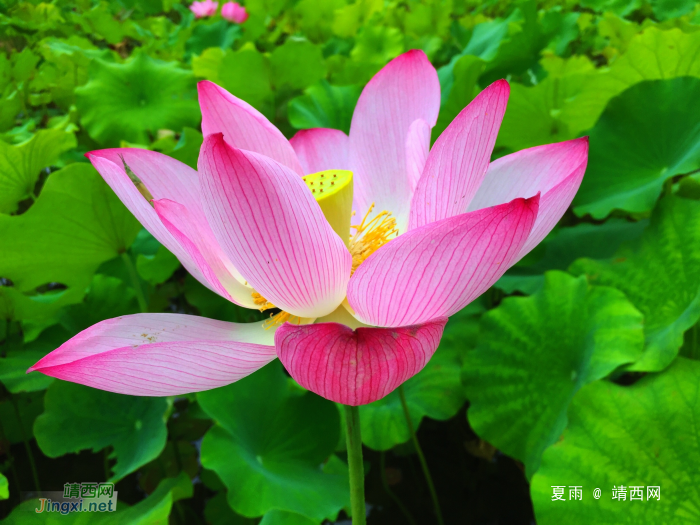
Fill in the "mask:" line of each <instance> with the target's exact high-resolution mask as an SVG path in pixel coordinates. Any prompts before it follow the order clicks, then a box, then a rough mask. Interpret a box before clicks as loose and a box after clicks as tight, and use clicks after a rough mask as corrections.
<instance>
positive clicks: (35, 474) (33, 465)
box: [10, 395, 41, 493]
mask: <svg viewBox="0 0 700 525" xmlns="http://www.w3.org/2000/svg"><path fill="white" fill-rule="evenodd" d="M10 399H11V400H12V405H13V406H14V407H15V415H16V416H17V423H18V424H19V431H20V432H21V434H22V441H24V448H25V449H26V450H27V456H28V457H29V466H30V467H31V469H32V476H33V477H34V489H35V490H36V491H37V493H41V485H40V484H39V474H38V472H37V470H36V463H35V462H34V454H33V453H32V447H31V446H30V445H29V440H28V439H27V433H26V432H25V430H24V423H22V416H21V414H20V412H19V405H18V404H17V399H15V396H12V395H11V396H10Z"/></svg>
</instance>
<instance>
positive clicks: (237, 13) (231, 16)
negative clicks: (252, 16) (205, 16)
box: [221, 2, 248, 24]
mask: <svg viewBox="0 0 700 525" xmlns="http://www.w3.org/2000/svg"><path fill="white" fill-rule="evenodd" d="M221 16H223V17H224V18H225V19H226V20H228V21H229V22H234V23H236V24H242V23H243V22H245V21H246V20H248V13H247V12H246V10H245V7H243V6H242V5H241V4H239V3H238V2H226V3H225V4H224V5H223V6H221Z"/></svg>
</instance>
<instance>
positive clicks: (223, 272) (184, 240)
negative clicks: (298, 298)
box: [153, 199, 256, 308]
mask: <svg viewBox="0 0 700 525" xmlns="http://www.w3.org/2000/svg"><path fill="white" fill-rule="evenodd" d="M153 205H154V207H155V210H156V213H157V214H158V217H160V220H161V221H162V222H163V225H165V227H166V228H167V229H168V231H169V232H170V233H171V234H172V235H173V237H175V238H176V239H177V241H178V242H179V243H180V245H181V246H182V247H183V248H184V249H185V250H186V251H187V253H188V254H189V255H190V257H191V258H192V260H193V261H194V262H195V263H196V264H197V267H198V268H199V271H200V272H202V275H204V277H205V279H206V280H207V281H208V282H209V283H210V284H211V285H212V288H213V289H214V290H215V291H216V293H218V294H219V295H221V296H222V297H225V298H226V299H228V300H229V301H232V302H234V303H236V304H238V305H240V306H244V307H246V308H256V305H255V303H254V302H253V297H252V295H251V293H252V291H253V290H252V289H251V288H250V287H248V286H245V285H244V284H243V283H242V282H241V281H242V277H240V274H239V273H238V271H237V270H236V269H235V268H234V267H233V264H232V263H231V261H230V260H229V258H228V257H227V256H226V255H225V254H224V252H223V250H222V249H221V247H220V246H219V243H218V242H217V241H216V238H215V237H214V233H213V232H212V231H211V228H210V227H209V223H207V221H206V218H205V217H204V214H203V213H202V214H201V216H200V215H199V214H197V213H193V212H191V211H190V210H188V209H187V208H185V207H184V206H183V205H182V204H179V203H177V202H174V201H171V200H168V199H160V200H154V201H153Z"/></svg>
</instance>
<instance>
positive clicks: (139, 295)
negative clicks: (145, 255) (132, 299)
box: [122, 252, 148, 314]
mask: <svg viewBox="0 0 700 525" xmlns="http://www.w3.org/2000/svg"><path fill="white" fill-rule="evenodd" d="M122 261H124V266H126V271H127V272H128V273H129V278H130V279H131V285H132V286H133V287H134V291H135V292H136V300H137V301H138V302H139V309H140V310H141V313H142V314H145V313H146V312H148V303H146V297H145V296H144V295H143V290H141V283H140V282H139V276H138V274H137V273H136V267H135V266H134V263H133V262H132V261H131V257H129V254H128V253H126V252H122Z"/></svg>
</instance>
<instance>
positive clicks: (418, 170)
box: [406, 118, 430, 191]
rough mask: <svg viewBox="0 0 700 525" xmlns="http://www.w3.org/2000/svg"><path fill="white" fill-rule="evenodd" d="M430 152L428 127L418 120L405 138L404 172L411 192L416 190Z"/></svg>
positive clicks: (425, 123)
mask: <svg viewBox="0 0 700 525" xmlns="http://www.w3.org/2000/svg"><path fill="white" fill-rule="evenodd" d="M429 151H430V126H429V125H428V123H427V122H426V121H425V120H423V119H422V118H419V119H418V120H414V121H413V123H411V127H410V128H408V136H407V137H406V170H407V172H408V180H409V182H410V184H411V191H415V190H416V186H417V185H418V181H419V180H420V176H421V174H422V173H423V169H425V163H426V161H427V160H428V153H429Z"/></svg>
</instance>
